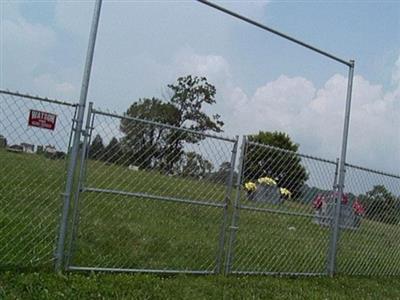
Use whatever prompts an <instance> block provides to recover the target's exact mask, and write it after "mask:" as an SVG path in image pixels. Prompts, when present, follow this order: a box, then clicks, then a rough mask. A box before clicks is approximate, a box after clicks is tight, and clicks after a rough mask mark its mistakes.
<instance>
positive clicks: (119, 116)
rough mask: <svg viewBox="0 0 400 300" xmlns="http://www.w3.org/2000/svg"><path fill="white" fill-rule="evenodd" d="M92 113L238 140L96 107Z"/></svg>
mask: <svg viewBox="0 0 400 300" xmlns="http://www.w3.org/2000/svg"><path fill="white" fill-rule="evenodd" d="M92 113H93V114H98V115H103V116H109V117H114V118H119V119H125V120H132V121H135V122H139V123H145V124H149V125H154V126H159V127H164V128H170V129H174V130H179V131H185V132H189V133H193V134H196V135H200V136H204V137H209V138H213V139H217V140H222V141H227V142H231V143H236V142H237V140H238V137H236V138H234V139H233V138H228V137H223V136H218V135H215V134H211V133H204V132H199V131H196V130H193V129H189V128H185V127H177V126H173V125H168V124H163V123H159V122H155V121H151V120H146V119H139V118H135V117H130V116H126V115H120V114H117V113H110V112H104V111H101V110H98V109H92Z"/></svg>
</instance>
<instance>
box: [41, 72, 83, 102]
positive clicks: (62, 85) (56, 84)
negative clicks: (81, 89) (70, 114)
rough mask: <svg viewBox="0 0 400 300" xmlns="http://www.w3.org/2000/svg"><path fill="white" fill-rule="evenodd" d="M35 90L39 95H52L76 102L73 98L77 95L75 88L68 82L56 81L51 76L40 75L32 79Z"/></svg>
mask: <svg viewBox="0 0 400 300" xmlns="http://www.w3.org/2000/svg"><path fill="white" fill-rule="evenodd" d="M33 84H34V86H35V90H37V91H39V94H40V95H53V97H55V98H59V99H69V100H70V101H72V100H74V101H75V100H76V99H73V97H74V96H75V95H76V94H77V93H78V91H77V88H76V87H75V86H74V85H73V84H71V83H70V82H65V81H60V80H56V79H55V78H54V77H53V75H51V74H41V75H40V76H37V77H35V78H34V79H33Z"/></svg>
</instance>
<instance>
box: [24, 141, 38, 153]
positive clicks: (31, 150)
mask: <svg viewBox="0 0 400 300" xmlns="http://www.w3.org/2000/svg"><path fill="white" fill-rule="evenodd" d="M21 146H22V151H23V152H25V153H35V145H33V144H28V143H21Z"/></svg>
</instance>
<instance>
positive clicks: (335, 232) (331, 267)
mask: <svg viewBox="0 0 400 300" xmlns="http://www.w3.org/2000/svg"><path fill="white" fill-rule="evenodd" d="M196 1H198V2H200V3H202V4H205V5H207V6H209V7H211V8H213V9H216V10H218V11H220V12H222V13H225V14H227V15H230V16H232V17H234V18H236V19H239V20H241V21H244V22H246V23H248V24H250V25H253V26H255V27H257V28H260V29H262V30H264V31H267V32H270V33H272V34H275V35H277V36H279V37H281V38H283V39H285V40H288V41H290V42H292V43H294V44H297V45H299V46H302V47H304V48H306V49H309V50H311V51H314V52H315V53H318V54H320V55H322V56H324V57H327V58H329V59H331V60H333V61H336V62H338V63H340V64H343V65H345V66H347V67H348V68H349V75H348V84H347V95H346V106H345V114H344V124H343V136H342V146H341V155H340V165H339V180H338V181H339V182H338V197H337V199H336V209H335V220H334V222H333V226H332V237H331V246H330V247H331V249H332V251H331V255H330V257H329V262H328V273H329V274H330V275H331V276H333V275H334V273H335V270H336V252H337V251H336V244H337V240H338V239H339V216H340V203H341V199H342V197H343V189H344V182H345V172H346V170H345V168H346V166H345V163H346V155H347V142H348V135H349V126H350V109H351V95H352V88H353V78H354V65H355V62H354V60H349V61H347V60H345V59H342V58H340V57H338V56H336V55H333V54H331V53H329V52H327V51H325V50H322V49H319V48H317V47H315V46H313V45H310V44H308V43H306V42H303V41H301V40H299V39H297V38H294V37H292V36H290V35H288V34H286V33H283V32H280V31H278V30H276V29H274V28H271V27H269V26H266V25H264V24H261V23H259V22H256V21H254V20H252V19H250V18H247V17H245V16H243V15H240V14H238V13H236V12H234V11H231V10H228V9H226V8H224V7H222V6H220V5H217V4H215V3H213V2H210V1H208V0H196Z"/></svg>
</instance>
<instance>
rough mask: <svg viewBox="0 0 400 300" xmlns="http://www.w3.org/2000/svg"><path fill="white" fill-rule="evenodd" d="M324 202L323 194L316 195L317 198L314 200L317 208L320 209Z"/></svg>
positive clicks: (314, 205)
mask: <svg viewBox="0 0 400 300" xmlns="http://www.w3.org/2000/svg"><path fill="white" fill-rule="evenodd" d="M324 202H325V197H324V196H322V195H321V194H318V195H317V197H315V199H314V200H313V207H314V208H315V209H320V208H321V207H322V204H323V203H324Z"/></svg>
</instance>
